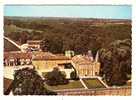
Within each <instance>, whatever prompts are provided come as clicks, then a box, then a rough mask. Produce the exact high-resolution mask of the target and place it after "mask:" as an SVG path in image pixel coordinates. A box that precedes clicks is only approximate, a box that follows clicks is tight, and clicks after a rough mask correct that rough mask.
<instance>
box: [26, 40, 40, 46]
mask: <svg viewBox="0 0 136 100" xmlns="http://www.w3.org/2000/svg"><path fill="white" fill-rule="evenodd" d="M40 43H41V40H28V41H27V44H29V45H34V44H36V45H37V44H40Z"/></svg>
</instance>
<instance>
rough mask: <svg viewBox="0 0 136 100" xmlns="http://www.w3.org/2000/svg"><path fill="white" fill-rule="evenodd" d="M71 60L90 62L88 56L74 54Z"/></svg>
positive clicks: (83, 62) (81, 62) (78, 62)
mask: <svg viewBox="0 0 136 100" xmlns="http://www.w3.org/2000/svg"><path fill="white" fill-rule="evenodd" d="M72 61H73V62H74V63H77V64H92V61H91V60H90V59H89V58H88V57H86V56H82V55H76V56H74V57H73V58H72Z"/></svg>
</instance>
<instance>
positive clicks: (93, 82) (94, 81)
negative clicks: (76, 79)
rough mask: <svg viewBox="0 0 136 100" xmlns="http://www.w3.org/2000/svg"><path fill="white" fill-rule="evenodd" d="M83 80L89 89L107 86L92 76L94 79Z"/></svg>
mask: <svg viewBox="0 0 136 100" xmlns="http://www.w3.org/2000/svg"><path fill="white" fill-rule="evenodd" d="M83 81H84V82H85V84H86V86H87V87H88V88H89V89H93V88H105V86H104V85H103V84H102V83H101V82H100V81H99V80H98V79H96V78H92V79H83Z"/></svg>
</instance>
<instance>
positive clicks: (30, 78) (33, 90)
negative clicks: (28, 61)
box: [12, 68, 56, 95]
mask: <svg viewBox="0 0 136 100" xmlns="http://www.w3.org/2000/svg"><path fill="white" fill-rule="evenodd" d="M12 92H13V94H14V95H56V93H55V92H53V91H50V90H48V89H46V88H45V86H44V80H42V78H41V77H40V76H39V75H38V73H37V72H36V71H35V70H34V69H30V68H24V69H20V70H17V71H15V74H14V81H13V88H12Z"/></svg>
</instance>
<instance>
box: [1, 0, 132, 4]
mask: <svg viewBox="0 0 136 100" xmlns="http://www.w3.org/2000/svg"><path fill="white" fill-rule="evenodd" d="M3 2H4V4H132V0H4V1H3Z"/></svg>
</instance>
